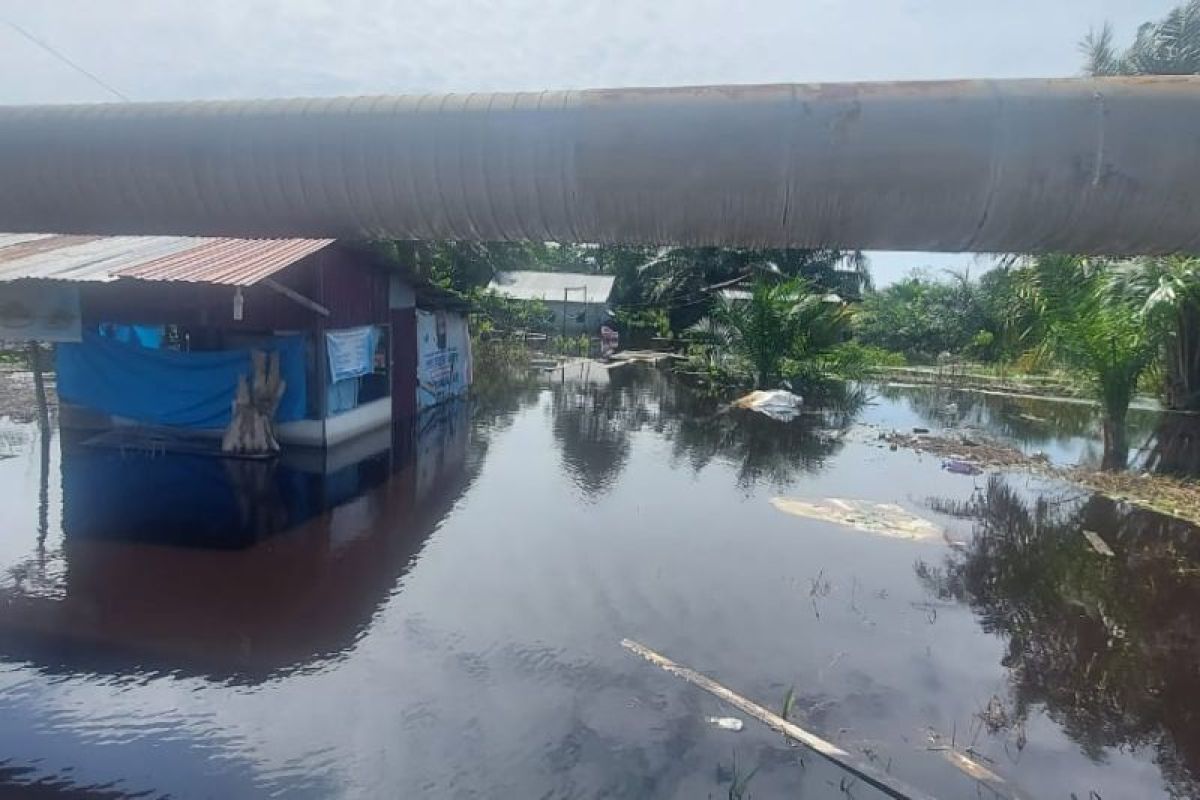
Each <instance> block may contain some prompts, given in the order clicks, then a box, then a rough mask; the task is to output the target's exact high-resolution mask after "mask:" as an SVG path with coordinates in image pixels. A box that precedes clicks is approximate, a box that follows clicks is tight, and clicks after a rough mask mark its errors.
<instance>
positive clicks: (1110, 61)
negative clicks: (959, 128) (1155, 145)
mask: <svg viewBox="0 0 1200 800" xmlns="http://www.w3.org/2000/svg"><path fill="white" fill-rule="evenodd" d="M1080 49H1081V50H1082V51H1083V53H1084V56H1085V57H1086V59H1087V63H1086V70H1087V72H1088V73H1089V74H1091V75H1095V76H1112V75H1196V74H1200V0H1189V1H1188V2H1186V3H1184V4H1182V5H1179V6H1176V7H1175V8H1174V9H1172V10H1171V11H1170V12H1168V14H1167V15H1166V16H1165V17H1164V18H1163V19H1162V20H1160V21H1158V22H1147V23H1145V24H1144V25H1142V26H1141V27H1140V28H1138V32H1137V36H1136V37H1135V38H1134V40H1133V44H1132V45H1130V46H1129V48H1128V49H1126V50H1125V51H1124V52H1120V51H1119V50H1118V49H1117V47H1116V46H1115V45H1114V43H1113V29H1112V26H1111V25H1109V24H1107V23H1106V24H1105V25H1103V26H1102V27H1101V28H1100V30H1099V31H1096V30H1093V31H1092V32H1091V33H1089V34H1088V35H1087V37H1086V38H1085V39H1084V40H1083V41H1082V42H1081V43H1080ZM1198 271H1200V267H1198V265H1197V263H1196V262H1195V261H1194V260H1189V259H1178V258H1171V259H1139V260H1138V261H1137V262H1134V264H1133V265H1131V266H1130V267H1129V268H1128V269H1127V272H1128V273H1130V274H1129V275H1128V277H1129V278H1130V280H1131V282H1132V283H1133V284H1135V285H1138V284H1140V287H1138V288H1140V289H1142V290H1144V289H1146V287H1147V286H1152V287H1154V288H1151V289H1149V291H1146V292H1145V296H1146V297H1147V298H1148V301H1147V302H1148V303H1149V306H1148V308H1147V311H1153V312H1154V313H1162V314H1168V315H1173V317H1174V322H1173V325H1172V326H1171V333H1170V336H1169V337H1168V338H1167V342H1166V357H1167V360H1166V373H1167V381H1166V385H1167V393H1166V401H1167V406H1168V407H1169V408H1173V409H1186V410H1190V411H1196V410H1200V289H1198V288H1197V272H1198Z"/></svg>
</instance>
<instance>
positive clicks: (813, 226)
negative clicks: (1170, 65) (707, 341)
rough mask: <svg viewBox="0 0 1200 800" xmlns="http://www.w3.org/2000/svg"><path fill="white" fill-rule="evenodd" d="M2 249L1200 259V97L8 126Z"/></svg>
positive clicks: (108, 111)
mask: <svg viewBox="0 0 1200 800" xmlns="http://www.w3.org/2000/svg"><path fill="white" fill-rule="evenodd" d="M0 187H2V191H0V230H5V231H22V232H24V231H40V232H62V233H102V234H116V233H120V234H162V233H172V234H208V235H229V236H242V237H256V236H320V237H362V236H368V237H374V236H388V237H395V238H402V239H475V240H520V239H524V240H547V241H550V240H557V241H586V242H625V243H663V244H682V245H710V244H712V245H718V244H719V245H740V246H772V247H816V246H840V247H854V248H864V249H910V250H945V251H978V252H992V251H1004V252H1011V251H1023V252H1033V251H1047V250H1057V251H1071V252H1079V253H1110V254H1133V253H1158V252H1168V251H1190V252H1197V251H1200V79H1198V78H1175V77H1172V78H1134V79H1126V78H1122V79H1110V80H1096V81H1093V80H1035V81H966V82H962V81H956V82H934V83H878V84H840V85H839V84H833V85H805V84H797V85H772V86H712V87H697V88H677V89H599V90H589V91H577V92H575V91H572V92H544V93H540V94H461V95H442V96H432V95H431V96H425V97H368V98H354V99H347V98H340V99H323V100H268V101H254V102H206V103H147V104H129V105H94V106H36V107H5V108H0Z"/></svg>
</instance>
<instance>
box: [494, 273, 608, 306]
mask: <svg viewBox="0 0 1200 800" xmlns="http://www.w3.org/2000/svg"><path fill="white" fill-rule="evenodd" d="M615 280H616V278H614V277H613V276H612V275H584V274H582V273H578V272H524V271H514V272H497V273H496V277H495V278H493V279H492V282H491V283H490V284H488V288H489V289H492V290H494V291H495V292H497V293H499V294H502V295H504V296H505V297H511V298H513V299H515V300H546V301H551V300H557V301H558V302H560V303H561V302H562V301H563V291H564V290H565V291H566V298H567V300H568V301H569V302H572V303H582V302H584V301H585V300H584V298H585V296H586V302H588V303H607V302H608V296H609V295H610V294H612V288H613V281H615Z"/></svg>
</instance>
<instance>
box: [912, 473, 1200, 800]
mask: <svg viewBox="0 0 1200 800" xmlns="http://www.w3.org/2000/svg"><path fill="white" fill-rule="evenodd" d="M932 505H933V506H934V507H935V508H937V509H939V510H941V511H944V512H948V513H952V514H954V515H957V516H961V517H963V518H966V519H970V520H972V521H973V522H974V537H973V539H972V540H971V541H970V543H969V544H968V545H967V546H966V547H965V549H964V550H963V551H962V552H960V553H955V554H954V555H952V556H950V557H948V558H947V559H946V560H945V561H944V562H943V563H942V564H940V565H930V564H927V563H924V562H922V563H920V564H919V565H918V568H917V572H918V575H919V577H920V578H921V580H922V581H923V582H924V583H925V584H926V586H927V587H928V588H929V590H930V591H931V592H932V593H933V594H934V595H936V596H937V597H938V598H941V599H953V600H956V601H959V602H962V603H966V604H967V605H969V606H970V607H971V609H972V610H973V611H974V612H975V613H976V614H977V615H978V618H979V620H980V624H981V625H982V626H983V628H984V629H985V630H986V631H988V632H990V633H996V634H999V635H1002V636H1003V637H1004V639H1005V641H1006V642H1007V648H1006V653H1005V656H1004V659H1003V664H1004V667H1005V668H1006V669H1007V670H1008V674H1009V681H1010V686H1009V696H1008V698H1007V703H1008V707H1007V708H1005V709H1003V713H998V714H995V715H993V716H992V721H993V722H994V723H995V724H996V725H1002V726H1004V727H1008V728H1012V729H1013V730H1015V731H1020V730H1021V729H1022V728H1023V726H1024V724H1025V722H1026V720H1027V719H1028V717H1029V715H1030V713H1031V710H1032V709H1035V708H1045V709H1046V712H1047V713H1048V714H1049V715H1050V716H1051V717H1052V718H1053V719H1054V720H1055V721H1056V722H1058V723H1059V724H1060V725H1062V726H1063V728H1064V730H1065V731H1066V732H1067V734H1068V735H1069V736H1070V737H1071V739H1073V740H1074V741H1075V742H1077V743H1078V744H1079V746H1080V747H1081V748H1082V749H1083V750H1084V752H1085V753H1086V754H1087V755H1088V756H1089V757H1090V758H1093V759H1095V760H1098V761H1100V760H1103V759H1104V758H1105V754H1106V751H1107V750H1108V749H1110V748H1119V749H1128V750H1141V749H1145V750H1149V751H1152V752H1153V753H1154V758H1155V761H1156V762H1157V764H1158V765H1159V767H1160V769H1161V770H1162V773H1163V779H1164V781H1165V782H1166V783H1167V784H1168V786H1169V787H1170V789H1171V791H1172V792H1173V793H1174V795H1175V796H1178V797H1196V796H1198V795H1200V780H1197V776H1200V724H1198V723H1200V620H1198V619H1197V617H1196V613H1195V612H1196V609H1197V608H1200V583H1198V582H1197V577H1198V576H1200V531H1198V530H1197V529H1196V528H1195V527H1194V526H1192V525H1190V524H1188V523H1185V522H1182V521H1179V520H1175V519H1172V518H1170V517H1165V516H1163V515H1160V514H1154V513H1151V512H1148V511H1141V510H1138V509H1134V508H1129V507H1127V506H1123V505H1121V504H1120V503H1117V502H1115V501H1113V500H1110V499H1108V498H1105V497H1100V496H1090V497H1086V498H1083V499H1078V498H1076V499H1072V498H1071V497H1070V496H1069V495H1067V496H1063V497H1053V496H1045V495H1043V496H1039V497H1035V498H1030V497H1028V496H1026V495H1023V494H1022V493H1021V492H1019V491H1018V490H1017V489H1015V488H1014V487H1013V486H1012V485H1011V483H1010V482H1009V481H1007V480H1005V479H1004V478H1001V477H992V478H991V479H990V480H988V481H987V484H986V486H985V487H984V488H983V489H982V490H981V491H980V492H979V493H978V494H977V495H976V496H975V497H973V498H971V499H970V500H969V501H966V502H961V501H950V502H938V501H934V502H933V504H932ZM1084 531H1090V532H1092V533H1094V534H1096V535H1098V536H1099V537H1100V538H1101V539H1102V540H1103V542H1105V543H1107V545H1108V546H1109V548H1110V549H1111V550H1112V552H1113V553H1114V555H1112V556H1109V555H1105V554H1103V553H1102V552H1098V551H1097V548H1096V547H1095V546H1094V545H1092V544H1091V543H1089V541H1088V537H1086V536H1084V534H1083V532H1084Z"/></svg>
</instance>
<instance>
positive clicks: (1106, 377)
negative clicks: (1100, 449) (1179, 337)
mask: <svg viewBox="0 0 1200 800" xmlns="http://www.w3.org/2000/svg"><path fill="white" fill-rule="evenodd" d="M1019 270H1020V273H1021V280H1022V282H1023V284H1024V286H1023V291H1024V293H1025V295H1026V297H1027V298H1028V302H1029V303H1030V304H1031V305H1032V307H1033V308H1035V309H1036V310H1037V311H1038V313H1039V314H1040V316H1041V317H1042V318H1043V319H1044V320H1045V323H1046V332H1045V338H1044V340H1043V343H1042V344H1043V347H1045V348H1046V349H1047V350H1048V351H1049V353H1050V354H1051V355H1052V356H1053V357H1054V358H1055V359H1057V360H1058V361H1060V362H1062V363H1063V364H1064V365H1066V366H1067V367H1070V368H1072V369H1075V370H1077V371H1078V372H1080V373H1081V374H1082V375H1083V376H1084V377H1085V378H1086V379H1087V381H1088V382H1089V383H1090V385H1091V387H1092V390H1093V393H1094V394H1095V396H1096V398H1097V399H1098V400H1099V401H1100V405H1101V408H1102V410H1103V419H1102V429H1103V437H1104V458H1103V462H1102V467H1103V468H1104V469H1114V470H1115V469H1124V468H1125V466H1126V463H1127V459H1128V456H1129V442H1128V434H1127V427H1126V417H1127V416H1128V412H1129V404H1130V402H1131V401H1132V400H1133V395H1134V392H1135V390H1136V388H1137V383H1138V379H1139V378H1140V377H1141V376H1142V373H1144V372H1145V371H1146V370H1147V369H1148V368H1149V367H1150V366H1151V365H1152V364H1153V363H1154V361H1155V360H1156V358H1157V357H1158V355H1159V353H1160V351H1161V343H1162V336H1161V331H1162V326H1161V324H1160V323H1159V321H1158V319H1156V318H1153V317H1148V316H1146V315H1145V314H1143V313H1142V309H1143V307H1144V305H1145V302H1144V301H1142V302H1139V300H1138V298H1137V297H1135V296H1133V295H1131V294H1130V293H1129V292H1127V291H1121V290H1120V287H1121V286H1122V285H1123V284H1122V283H1121V282H1119V281H1117V280H1115V279H1114V277H1113V268H1112V267H1111V266H1110V265H1109V264H1107V263H1105V262H1103V261H1095V260H1090V259H1085V258H1080V257H1077V256H1061V255H1060V256H1041V257H1038V258H1035V259H1031V260H1029V261H1027V262H1025V263H1024V264H1023V265H1022V266H1021V267H1019Z"/></svg>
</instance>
